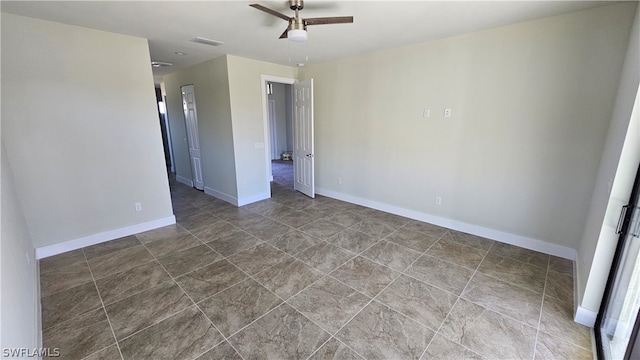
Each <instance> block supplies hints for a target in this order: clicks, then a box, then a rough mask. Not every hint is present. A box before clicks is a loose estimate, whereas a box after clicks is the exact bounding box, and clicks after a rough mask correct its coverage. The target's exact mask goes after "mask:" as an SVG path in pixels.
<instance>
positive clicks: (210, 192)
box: [204, 186, 238, 206]
mask: <svg viewBox="0 0 640 360" xmlns="http://www.w3.org/2000/svg"><path fill="white" fill-rule="evenodd" d="M204 193H205V194H207V195H211V196H213V197H215V198H218V199H220V200H222V201H226V202H228V203H229V204H231V205H235V206H238V198H236V197H235V196H231V195H228V194H225V193H223V192H220V191H218V190H215V189H212V188H210V187H208V186H205V187H204Z"/></svg>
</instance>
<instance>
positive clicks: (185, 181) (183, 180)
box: [176, 175, 193, 187]
mask: <svg viewBox="0 0 640 360" xmlns="http://www.w3.org/2000/svg"><path fill="white" fill-rule="evenodd" d="M176 181H177V182H179V183H182V184H185V185H187V186H188V187H193V181H192V180H191V179H187V178H186V177H182V176H179V175H176Z"/></svg>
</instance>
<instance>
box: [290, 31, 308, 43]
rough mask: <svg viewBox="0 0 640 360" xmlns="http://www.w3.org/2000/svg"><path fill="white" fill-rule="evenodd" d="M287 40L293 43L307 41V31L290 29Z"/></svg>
mask: <svg viewBox="0 0 640 360" xmlns="http://www.w3.org/2000/svg"><path fill="white" fill-rule="evenodd" d="M287 38H288V39H289V40H290V41H294V42H303V41H307V38H308V35H307V30H302V29H291V30H289V31H288V32H287Z"/></svg>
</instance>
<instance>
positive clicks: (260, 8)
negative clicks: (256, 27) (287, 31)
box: [249, 4, 292, 21]
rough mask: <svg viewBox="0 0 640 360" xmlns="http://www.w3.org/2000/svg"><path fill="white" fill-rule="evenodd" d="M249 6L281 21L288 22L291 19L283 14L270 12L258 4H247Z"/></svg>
mask: <svg viewBox="0 0 640 360" xmlns="http://www.w3.org/2000/svg"><path fill="white" fill-rule="evenodd" d="M249 6H251V7H252V8H254V9H258V10H262V11H264V12H266V13H267V14H271V15H273V16H277V17H279V18H280V19H282V20H286V21H290V20H291V19H292V18H291V17H288V16H287V15H285V14H282V13H279V12H277V11H275V10H271V9H269V8H268V7H265V6H262V5H260V4H249Z"/></svg>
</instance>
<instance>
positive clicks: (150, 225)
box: [36, 215, 176, 259]
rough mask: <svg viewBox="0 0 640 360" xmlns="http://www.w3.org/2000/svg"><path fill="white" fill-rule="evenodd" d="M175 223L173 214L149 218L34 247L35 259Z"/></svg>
mask: <svg viewBox="0 0 640 360" xmlns="http://www.w3.org/2000/svg"><path fill="white" fill-rule="evenodd" d="M175 223H176V217H175V216H174V215H171V216H168V217H165V218H162V219H157V220H151V221H147V222H143V223H140V224H136V225H131V226H126V227H123V228H119V229H115V230H109V231H105V232H101V233H97V234H93V235H89V236H85V237H81V238H77V239H73V240H68V241H64V242H61V243H57V244H53V245H47V246H43V247H39V248H36V259H43V258H46V257H49V256H53V255H58V254H62V253H65V252H67V251H71V250H76V249H80V248H83V247H86V246H91V245H95V244H100V243H103V242H106V241H109V240H114V239H119V238H121V237H124V236H129V235H134V234H138V233H141V232H145V231H149V230H153V229H157V228H160V227H163V226H167V225H172V224H175Z"/></svg>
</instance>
